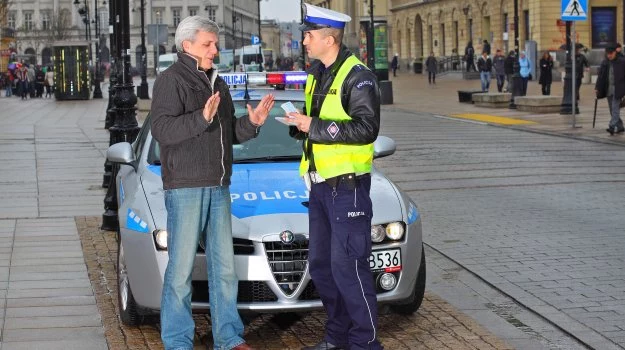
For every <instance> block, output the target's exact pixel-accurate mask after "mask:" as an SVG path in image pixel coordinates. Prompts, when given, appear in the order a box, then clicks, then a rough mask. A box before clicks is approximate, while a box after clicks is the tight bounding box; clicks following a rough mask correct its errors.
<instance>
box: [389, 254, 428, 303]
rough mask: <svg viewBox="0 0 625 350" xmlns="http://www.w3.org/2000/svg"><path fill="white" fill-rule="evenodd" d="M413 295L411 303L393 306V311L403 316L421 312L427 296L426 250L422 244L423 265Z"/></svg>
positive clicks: (420, 267)
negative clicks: (424, 297) (420, 308)
mask: <svg viewBox="0 0 625 350" xmlns="http://www.w3.org/2000/svg"><path fill="white" fill-rule="evenodd" d="M413 293H414V295H413V298H412V301H411V302H409V303H407V304H395V305H391V308H392V310H393V311H394V312H396V313H398V314H401V315H412V314H414V313H415V312H417V310H419V307H420V306H421V303H422V302H423V296H424V295H425V250H424V249H423V244H421V264H420V265H419V272H418V273H417V280H416V282H415V287H414V291H413Z"/></svg>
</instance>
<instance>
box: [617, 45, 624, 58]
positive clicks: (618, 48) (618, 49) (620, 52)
mask: <svg viewBox="0 0 625 350" xmlns="http://www.w3.org/2000/svg"><path fill="white" fill-rule="evenodd" d="M622 51H623V45H621V43H616V54H617V55H618V56H620V57H623V52H622Z"/></svg>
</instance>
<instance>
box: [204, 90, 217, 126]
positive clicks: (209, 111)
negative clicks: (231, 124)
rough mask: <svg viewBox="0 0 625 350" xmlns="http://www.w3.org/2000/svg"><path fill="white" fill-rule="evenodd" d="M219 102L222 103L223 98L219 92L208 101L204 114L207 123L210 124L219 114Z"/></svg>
mask: <svg viewBox="0 0 625 350" xmlns="http://www.w3.org/2000/svg"><path fill="white" fill-rule="evenodd" d="M219 101H221V97H220V96H219V91H217V92H216V93H214V94H213V95H212V96H211V97H209V98H208V100H207V101H206V104H205V105H204V110H203V111H202V114H203V115H204V119H206V121H207V122H209V123H210V122H211V121H212V120H213V118H214V117H215V114H217V107H219Z"/></svg>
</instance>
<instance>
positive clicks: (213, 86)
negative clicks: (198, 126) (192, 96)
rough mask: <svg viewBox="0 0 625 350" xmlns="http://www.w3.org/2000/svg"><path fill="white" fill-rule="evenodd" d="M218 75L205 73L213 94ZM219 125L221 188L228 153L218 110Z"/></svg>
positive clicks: (214, 72)
mask: <svg viewBox="0 0 625 350" xmlns="http://www.w3.org/2000/svg"><path fill="white" fill-rule="evenodd" d="M217 74H218V73H217V72H216V71H215V70H213V74H212V75H211V77H210V78H209V77H208V75H206V73H204V76H205V77H206V79H208V84H209V85H210V87H211V92H212V93H215V80H216V79H217ZM217 123H218V124H219V142H220V144H221V178H220V179H219V186H223V185H224V176H226V165H225V164H224V158H225V155H226V153H225V150H224V132H223V128H222V127H221V118H219V109H217Z"/></svg>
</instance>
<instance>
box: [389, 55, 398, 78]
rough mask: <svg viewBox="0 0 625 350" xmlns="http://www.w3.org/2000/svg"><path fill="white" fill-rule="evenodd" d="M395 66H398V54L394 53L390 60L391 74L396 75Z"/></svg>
mask: <svg viewBox="0 0 625 350" xmlns="http://www.w3.org/2000/svg"><path fill="white" fill-rule="evenodd" d="M397 68H399V54H398V53H395V56H393V59H392V60H391V69H393V76H394V77H396V76H397Z"/></svg>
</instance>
